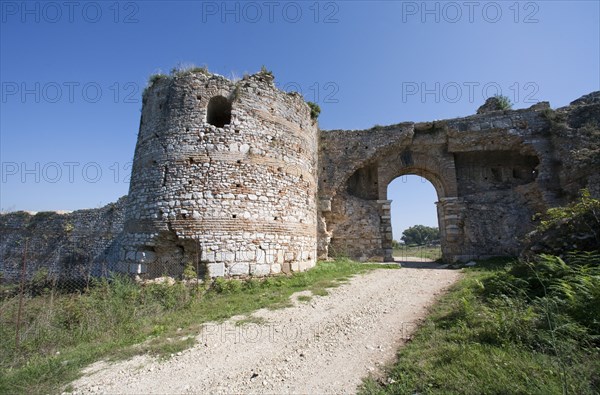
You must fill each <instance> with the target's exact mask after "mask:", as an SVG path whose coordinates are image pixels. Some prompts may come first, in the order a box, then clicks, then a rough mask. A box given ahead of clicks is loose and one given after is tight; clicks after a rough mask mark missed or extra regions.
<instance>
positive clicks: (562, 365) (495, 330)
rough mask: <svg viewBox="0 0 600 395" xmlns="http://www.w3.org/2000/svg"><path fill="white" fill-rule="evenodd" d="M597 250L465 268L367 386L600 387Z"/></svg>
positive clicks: (416, 390)
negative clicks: (570, 257) (575, 255)
mask: <svg viewBox="0 0 600 395" xmlns="http://www.w3.org/2000/svg"><path fill="white" fill-rule="evenodd" d="M589 257H590V256H588V258H585V259H580V260H579V264H578V263H577V259H574V260H571V262H570V263H569V264H568V265H567V264H565V262H563V261H562V260H560V258H556V257H549V256H542V257H541V258H540V259H539V260H538V261H537V262H535V263H527V262H518V261H515V262H509V261H497V260H496V261H488V262H487V263H483V264H482V265H478V266H479V267H477V268H472V269H465V277H464V278H463V279H462V280H461V281H460V282H459V283H457V284H456V285H455V286H454V287H453V288H451V290H450V292H449V293H448V294H446V295H445V296H444V297H442V298H441V300H440V301H439V302H438V303H437V304H436V305H435V306H434V307H433V308H432V311H431V314H430V315H429V317H428V318H427V319H426V321H425V323H424V325H423V326H422V327H421V328H420V329H418V330H417V332H416V333H415V335H414V336H413V338H412V339H411V341H409V343H408V344H407V345H405V346H404V347H402V348H401V349H400V350H399V351H398V354H397V361H396V362H395V363H394V364H393V365H392V366H390V367H388V369H387V371H386V377H384V378H379V379H374V378H368V379H366V380H365V381H364V383H363V385H362V387H361V389H360V393H362V394H363V395H364V394H369V395H372V394H598V393H600V349H599V348H598V347H599V337H598V335H599V334H600V325H599V322H600V321H599V314H598V310H599V309H600V306H598V304H599V302H600V276H599V274H600V271H599V270H598V268H599V267H600V262H598V260H597V257H596V258H594V257H592V258H591V259H590V258H589Z"/></svg>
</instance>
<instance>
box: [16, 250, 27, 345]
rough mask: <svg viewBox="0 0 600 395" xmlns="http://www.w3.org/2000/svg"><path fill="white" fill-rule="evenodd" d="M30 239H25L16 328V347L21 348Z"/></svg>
mask: <svg viewBox="0 0 600 395" xmlns="http://www.w3.org/2000/svg"><path fill="white" fill-rule="evenodd" d="M28 242H29V239H25V247H24V248H23V265H22V266H21V284H20V286H19V310H18V312H17V326H16V328H15V347H16V348H19V340H20V333H19V332H20V328H21V315H22V313H23V298H24V297H25V295H24V293H25V269H26V262H27V244H28Z"/></svg>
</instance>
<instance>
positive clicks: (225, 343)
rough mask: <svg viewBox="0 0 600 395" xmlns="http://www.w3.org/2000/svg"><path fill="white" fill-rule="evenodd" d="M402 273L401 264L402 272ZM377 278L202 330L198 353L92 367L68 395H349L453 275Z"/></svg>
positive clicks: (429, 269)
mask: <svg viewBox="0 0 600 395" xmlns="http://www.w3.org/2000/svg"><path fill="white" fill-rule="evenodd" d="M409 266H410V265H409ZM416 266H417V267H404V268H402V269H400V270H389V269H388V270H386V269H380V270H375V271H372V272H369V273H367V274H365V275H361V276H357V277H355V278H353V279H352V280H351V281H350V282H349V283H347V284H344V285H342V286H340V287H338V288H334V289H331V290H330V294H329V295H328V296H324V297H318V296H315V297H313V298H312V300H311V301H309V302H300V301H297V297H298V295H300V294H304V295H310V293H309V292H308V293H307V292H303V293H299V294H296V295H294V296H293V299H294V301H295V303H294V307H289V308H286V309H282V310H274V311H270V310H259V311H257V312H255V313H254V314H253V315H252V316H253V317H261V318H262V319H264V323H261V324H254V323H251V324H245V325H239V326H236V325H235V321H236V320H239V319H241V318H243V317H234V318H232V319H230V320H229V321H227V322H225V323H223V324H207V325H205V326H204V330H203V332H202V333H201V334H200V335H199V336H198V344H197V345H196V346H195V347H194V348H191V349H189V350H186V351H184V352H182V353H178V354H177V355H175V356H173V357H172V358H170V359H169V360H167V361H157V360H156V359H154V358H151V357H148V356H138V357H135V358H133V359H131V360H128V361H124V362H118V363H113V364H107V363H105V362H98V363H95V364H93V365H91V366H90V367H88V368H87V369H86V372H85V376H84V377H82V378H80V379H79V380H77V381H76V382H74V383H73V388H75V393H78V394H88V393H110V394H117V393H118V394H121V393H127V394H141V393H144V394H150V393H213V394H214V393H222V394H225V393H227V394H230V393H244V394H250V393H255V394H258V393H260V394H264V393H277V394H283V393H294V394H297V393H336V394H337V393H354V392H355V391H356V387H357V385H359V384H360V383H361V379H362V378H363V377H366V376H368V375H369V374H377V373H378V372H380V369H379V368H380V367H381V366H383V365H385V364H386V363H388V362H390V361H393V359H394V356H395V352H396V350H397V348H398V347H399V346H400V345H402V344H403V342H404V341H405V340H406V339H407V338H408V337H410V335H411V333H412V331H413V330H414V329H415V327H416V326H417V325H418V323H419V322H420V320H422V318H423V317H424V316H425V314H426V310H427V307H428V306H429V305H431V304H432V302H433V301H434V299H435V298H436V296H437V295H439V294H440V293H441V292H443V291H444V290H445V289H446V288H447V287H448V286H449V285H451V284H452V283H454V282H455V281H456V280H457V279H458V278H459V277H460V272H458V271H453V270H444V269H439V268H438V267H439V266H438V265H437V264H435V263H427V264H422V262H420V264H419V265H416Z"/></svg>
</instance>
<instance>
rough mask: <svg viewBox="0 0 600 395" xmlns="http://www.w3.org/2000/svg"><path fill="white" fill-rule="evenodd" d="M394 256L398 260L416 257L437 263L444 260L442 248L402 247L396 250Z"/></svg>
mask: <svg viewBox="0 0 600 395" xmlns="http://www.w3.org/2000/svg"><path fill="white" fill-rule="evenodd" d="M393 255H394V256H395V257H398V258H402V257H416V258H424V259H431V260H432V261H437V260H439V259H441V258H442V249H441V247H440V246H431V247H430V246H402V247H401V248H394V252H393Z"/></svg>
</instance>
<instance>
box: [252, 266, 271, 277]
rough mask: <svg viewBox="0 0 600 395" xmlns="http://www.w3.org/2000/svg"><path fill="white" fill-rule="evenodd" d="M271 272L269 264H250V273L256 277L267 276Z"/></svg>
mask: <svg viewBox="0 0 600 395" xmlns="http://www.w3.org/2000/svg"><path fill="white" fill-rule="evenodd" d="M270 273H271V265H250V274H251V275H253V276H257V277H263V276H268V275H269V274H270Z"/></svg>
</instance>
